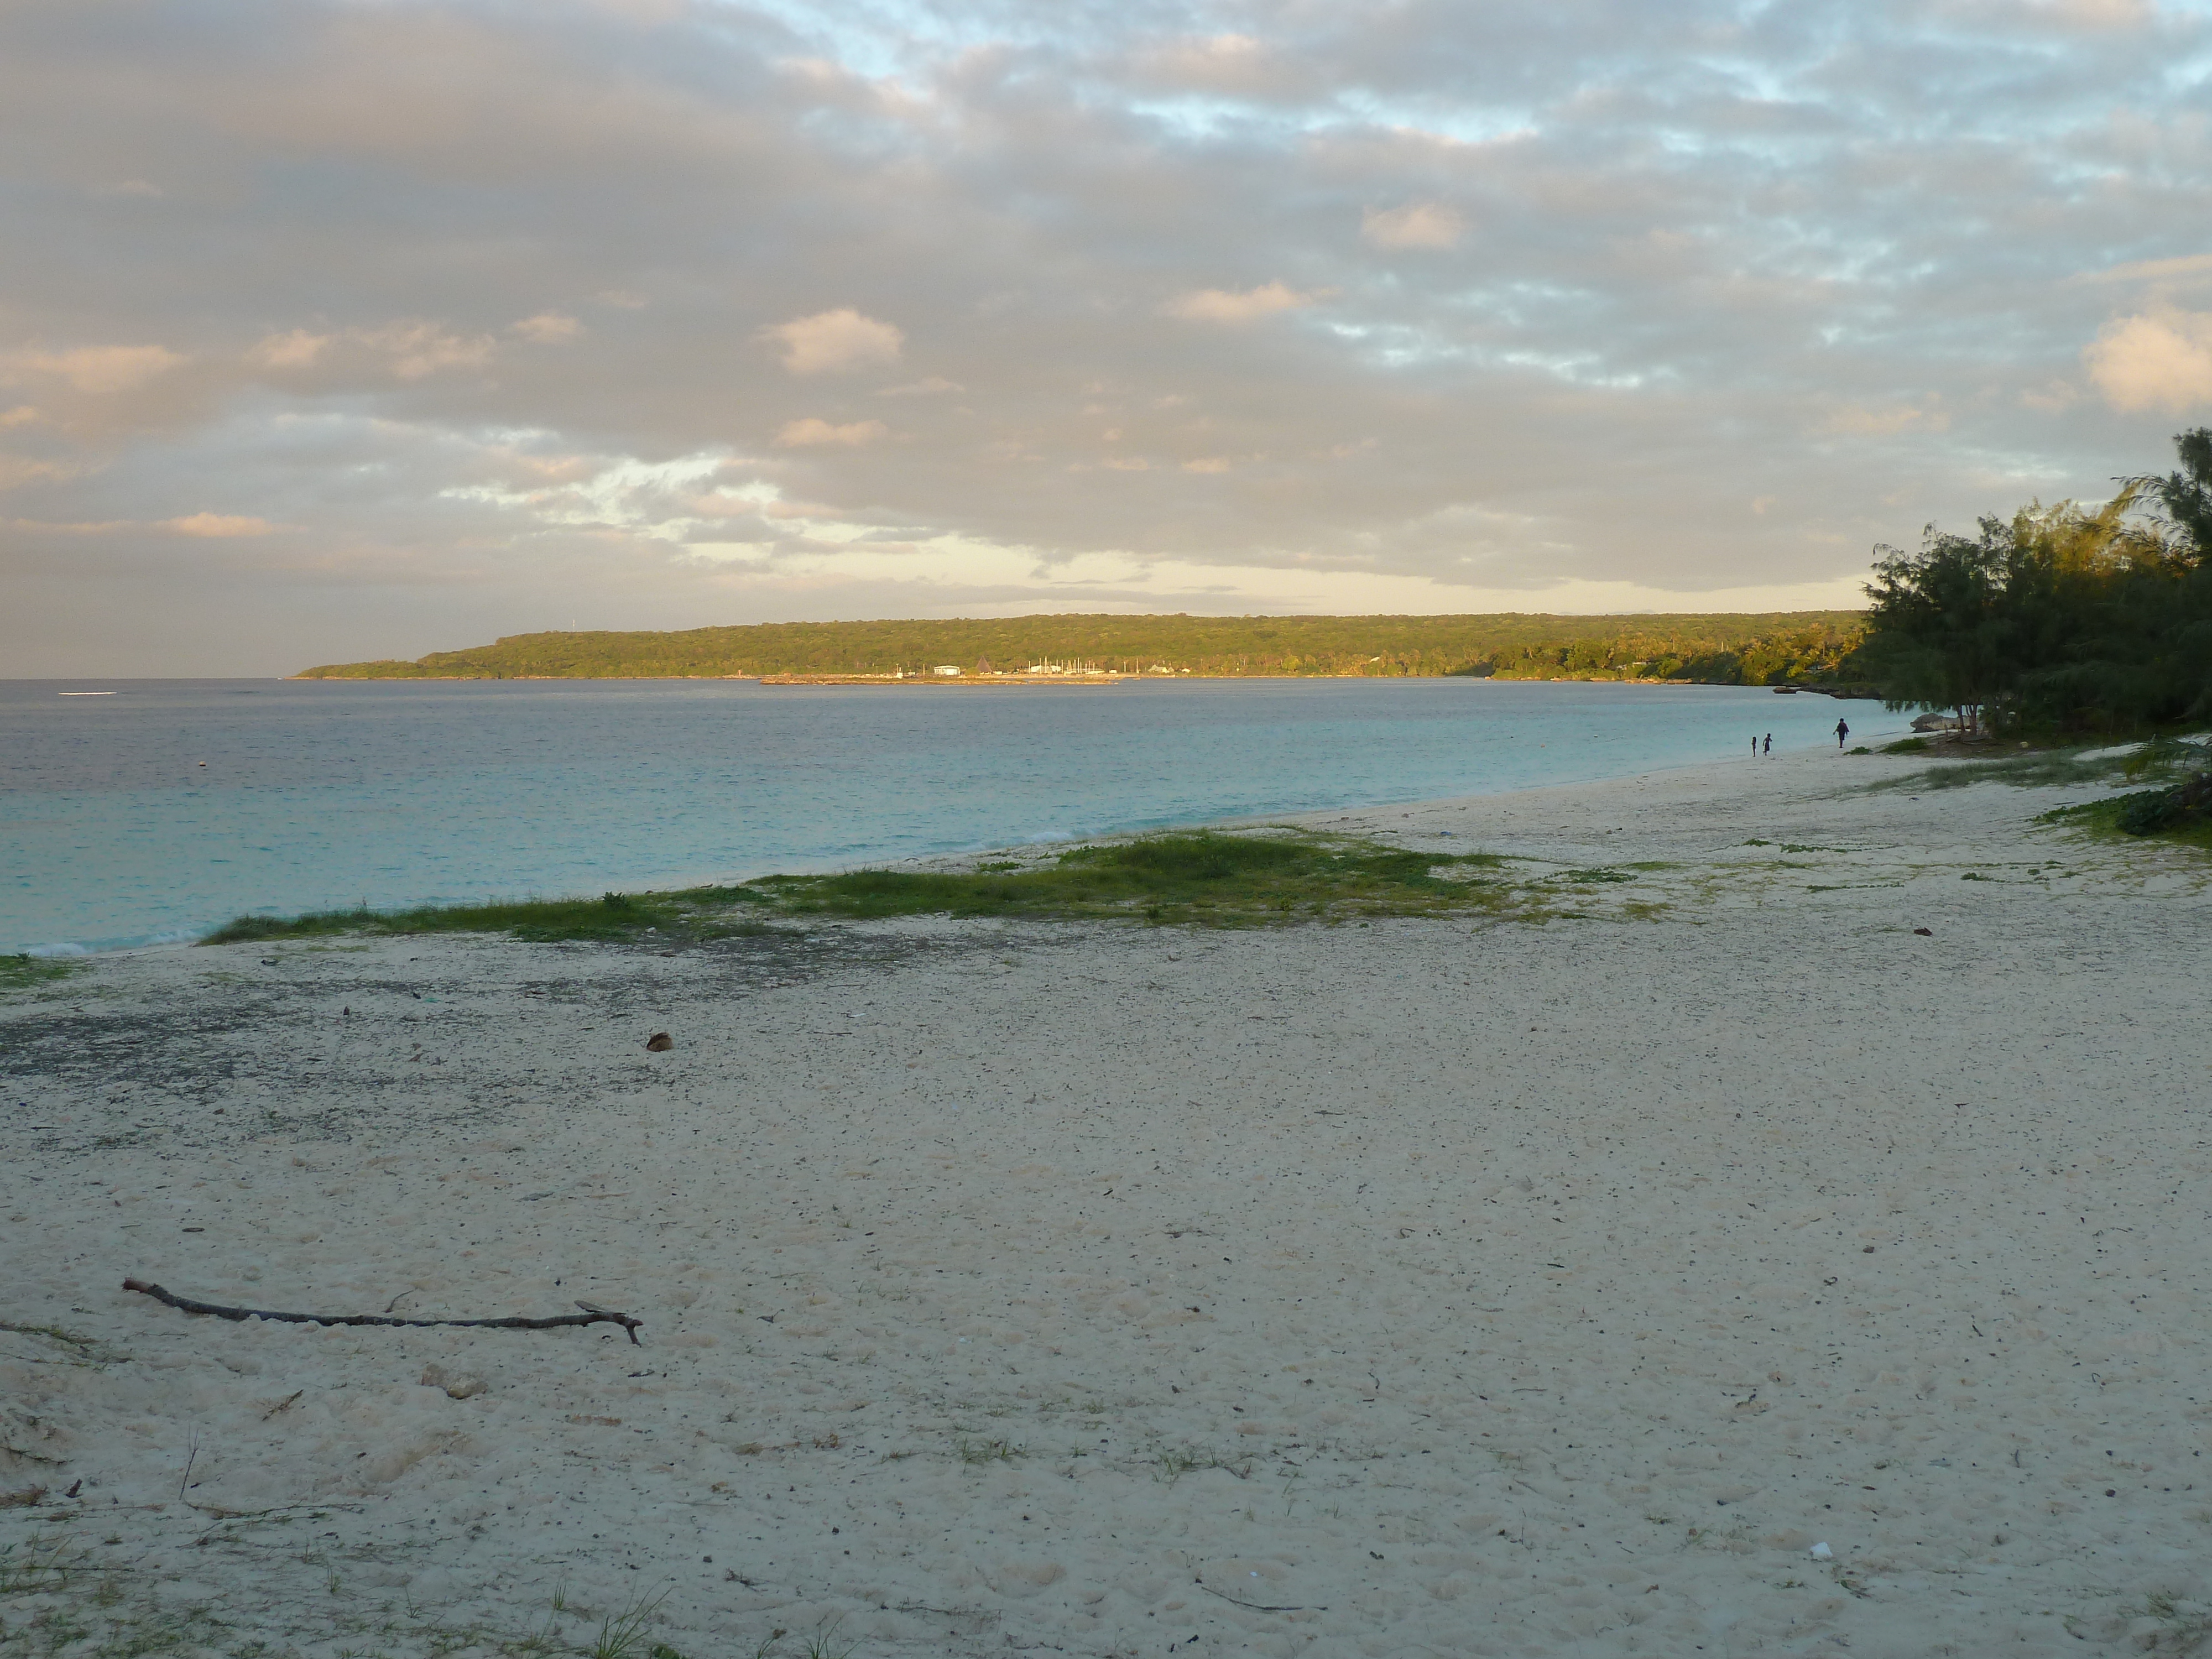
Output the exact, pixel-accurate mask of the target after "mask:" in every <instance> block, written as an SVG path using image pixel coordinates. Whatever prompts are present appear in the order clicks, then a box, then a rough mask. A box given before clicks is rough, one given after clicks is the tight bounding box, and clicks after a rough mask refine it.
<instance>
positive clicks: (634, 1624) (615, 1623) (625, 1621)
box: [585, 1590, 668, 1659]
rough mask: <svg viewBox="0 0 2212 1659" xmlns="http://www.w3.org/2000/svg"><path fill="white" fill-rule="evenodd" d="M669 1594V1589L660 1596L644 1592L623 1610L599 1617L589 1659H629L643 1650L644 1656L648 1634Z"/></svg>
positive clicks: (589, 1648)
mask: <svg viewBox="0 0 2212 1659" xmlns="http://www.w3.org/2000/svg"><path fill="white" fill-rule="evenodd" d="M667 1596H668V1592H667V1591H666V1590H662V1591H661V1592H660V1593H659V1595H649V1596H647V1595H641V1596H640V1597H639V1598H638V1599H637V1600H636V1601H633V1602H631V1603H630V1604H629V1606H628V1607H624V1608H623V1610H622V1611H621V1612H620V1613H609V1614H607V1615H606V1616H605V1618H604V1619H602V1620H599V1635H598V1636H597V1637H596V1638H594V1639H593V1640H592V1645H591V1646H590V1647H588V1648H586V1650H585V1652H586V1654H588V1655H589V1656H590V1659H629V1656H630V1655H631V1654H633V1653H640V1654H641V1650H642V1648H643V1644H644V1642H645V1638H646V1633H647V1632H648V1631H649V1630H651V1629H652V1627H653V1614H654V1613H656V1612H658V1611H659V1607H660V1604H661V1602H662V1601H665V1600H666V1599H667ZM641 1659H642V1655H641Z"/></svg>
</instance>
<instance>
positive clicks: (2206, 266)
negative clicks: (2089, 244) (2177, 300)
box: [2068, 253, 2212, 283]
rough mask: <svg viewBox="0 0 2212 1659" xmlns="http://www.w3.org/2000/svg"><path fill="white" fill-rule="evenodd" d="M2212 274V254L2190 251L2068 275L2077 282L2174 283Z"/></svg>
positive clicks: (2071, 280) (2070, 279) (2211, 275)
mask: <svg viewBox="0 0 2212 1659" xmlns="http://www.w3.org/2000/svg"><path fill="white" fill-rule="evenodd" d="M2199 277H2212V253H2187V254H2182V255H2180V256H2179V257H2178V258H2172V259H2136V260H2133V261H2131V262H2130V263H2129V264H2124V265H2112V266H2108V267H2107V268H2106V269H2105V270H2087V271H2083V272H2081V274H2080V275H2079V276H2073V277H2069V279H2068V280H2069V282H2074V283H2174V282H2187V281H2191V280H2194V279H2196V278H2199Z"/></svg>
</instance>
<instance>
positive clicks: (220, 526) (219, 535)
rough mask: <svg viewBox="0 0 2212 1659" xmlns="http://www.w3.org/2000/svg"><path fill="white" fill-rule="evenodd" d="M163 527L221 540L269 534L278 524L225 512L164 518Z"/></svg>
mask: <svg viewBox="0 0 2212 1659" xmlns="http://www.w3.org/2000/svg"><path fill="white" fill-rule="evenodd" d="M161 528H162V529H164V530H170V531H174V532H176V533H177V534H178V535H179V536H192V537H197V538H199V539H201V540H203V541H220V540H224V539H227V538H235V537H240V536H268V535H273V534H274V533H275V532H276V526H275V525H273V524H271V523H270V522H269V520H266V519H257V518H252V517H251V516H246V515H237V514H230V513H193V514H191V516H190V517H189V518H183V519H164V520H161Z"/></svg>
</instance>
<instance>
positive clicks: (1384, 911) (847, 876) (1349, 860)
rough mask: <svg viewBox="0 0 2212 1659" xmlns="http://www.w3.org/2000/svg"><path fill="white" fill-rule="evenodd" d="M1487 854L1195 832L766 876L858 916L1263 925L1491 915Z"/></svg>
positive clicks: (767, 888) (1280, 834)
mask: <svg viewBox="0 0 2212 1659" xmlns="http://www.w3.org/2000/svg"><path fill="white" fill-rule="evenodd" d="M1502 862H1503V861H1502V860H1500V859H1499V858H1498V856H1497V855H1496V854H1490V853H1480V852H1477V853H1436V854H1431V853H1424V852H1415V851H1411V850H1408V849H1406V848H1396V847H1389V846H1385V845H1383V844H1382V843H1381V842H1373V841H1367V840H1364V839H1361V838H1358V837H1354V836H1323V835H1314V834H1310V833H1306V832H1302V831H1271V832H1268V833H1266V834H1261V835H1229V834H1224V833H1222V832H1219V831H1217V830H1194V831H1183V832H1176V833H1172V834H1166V835H1158V836H1140V837H1138V838H1137V839H1135V840H1132V841H1125V842H1097V843H1091V844H1085V845H1083V846H1079V847H1075V848H1069V849H1068V850H1067V851H1066V852H1064V853H1060V854H1057V855H1056V856H1055V857H1054V858H1053V859H1051V860H1048V861H1046V862H1042V863H1039V864H1035V865H1032V866H1029V867H1028V868H1026V869H1022V870H1014V871H997V872H986V871H981V870H973V871H915V870H854V871H849V872H844V873H842V874H837V875H827V876H771V877H768V878H764V879H763V880H762V881H759V882H757V883H755V884H754V886H755V887H756V888H757V889H758V890H762V891H763V892H765V893H768V894H770V895H773V896H774V897H775V900H776V901H777V902H778V903H779V904H780V905H781V907H782V908H784V909H786V910H787V911H792V912H796V913H799V914H801V915H842V916H851V917H855V918H863V919H866V918H879V917H890V916H910V915H950V916H956V917H975V916H996V917H1036V918H1040V919H1042V918H1097V919H1111V918H1116V917H1120V918H1134V919H1141V920H1143V921H1149V922H1155V923H1197V924H1200V925H1206V926H1213V927H1240V926H1260V925H1266V924H1269V923H1279V922H1283V921H1298V920H1311V919H1334V918H1337V917H1341V916H1347V915H1352V916H1364V915H1419V914H1424V913H1427V912H1431V911H1440V910H1452V909H1464V908H1499V907H1502V906H1504V905H1505V904H1507V903H1508V902H1511V900H1512V899H1513V898H1514V897H1515V896H1516V890H1514V889H1512V888H1511V887H1510V886H1509V885H1508V884H1506V883H1504V882H1503V881H1501V880H1498V878H1496V877H1495V875H1494V873H1493V872H1496V871H1497V870H1498V868H1499V867H1500V866H1501V864H1502Z"/></svg>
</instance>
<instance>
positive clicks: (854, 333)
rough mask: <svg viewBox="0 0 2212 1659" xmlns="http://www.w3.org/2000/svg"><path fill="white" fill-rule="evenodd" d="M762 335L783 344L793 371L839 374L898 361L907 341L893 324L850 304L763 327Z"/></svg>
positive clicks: (784, 353)
mask: <svg viewBox="0 0 2212 1659" xmlns="http://www.w3.org/2000/svg"><path fill="white" fill-rule="evenodd" d="M761 337H762V338H763V339H766V340H773V341H775V343H777V344H779V345H781V347H782V348H783V366H784V368H787V369H788V370H790V371H791V373H793V374H843V373H846V372H847V371H848V370H852V369H855V368H867V367H868V366H869V365H871V364H873V363H895V362H897V361H898V357H899V352H900V349H902V347H903V346H904V345H905V343H906V336H905V335H904V334H902V333H901V332H900V331H898V329H896V327H894V326H893V325H891V324H890V323H884V322H878V320H877V319H874V318H873V317H864V316H862V315H861V314H860V313H859V312H857V311H854V309H853V308H852V307H849V306H847V307H842V308H840V309H838V310H836V311H819V312H817V313H815V314H814V315H812V316H811V317H800V318H797V319H793V321H791V322H788V323H778V324H777V325H775V327H773V328H765V329H763V330H762V331H761Z"/></svg>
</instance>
